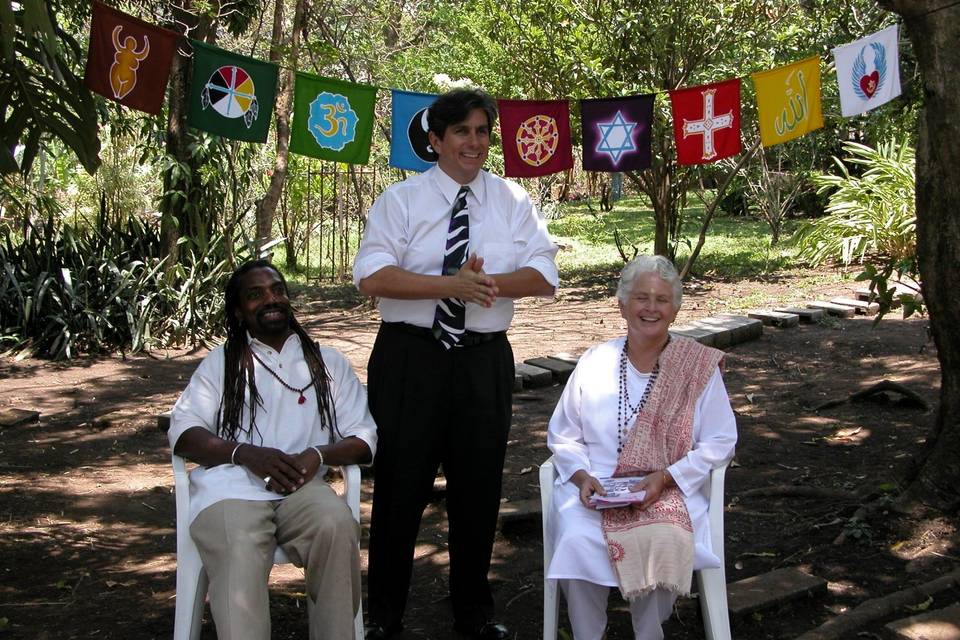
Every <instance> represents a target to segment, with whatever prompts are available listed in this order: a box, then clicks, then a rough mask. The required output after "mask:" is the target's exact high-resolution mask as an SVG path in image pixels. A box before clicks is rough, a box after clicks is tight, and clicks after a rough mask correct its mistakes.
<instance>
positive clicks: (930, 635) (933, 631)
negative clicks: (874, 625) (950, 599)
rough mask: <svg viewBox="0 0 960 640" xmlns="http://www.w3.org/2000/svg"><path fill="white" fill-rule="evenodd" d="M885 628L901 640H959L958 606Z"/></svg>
mask: <svg viewBox="0 0 960 640" xmlns="http://www.w3.org/2000/svg"><path fill="white" fill-rule="evenodd" d="M885 628H886V629H887V630H888V631H890V633H891V634H892V635H893V637H894V638H898V639H902V640H960V604H953V605H950V606H949V607H946V608H945V609H937V610H936V611H928V612H926V613H921V614H919V615H915V616H910V617H909V618H904V619H902V620H897V621H896V622H891V623H890V624H888V625H886V627H885Z"/></svg>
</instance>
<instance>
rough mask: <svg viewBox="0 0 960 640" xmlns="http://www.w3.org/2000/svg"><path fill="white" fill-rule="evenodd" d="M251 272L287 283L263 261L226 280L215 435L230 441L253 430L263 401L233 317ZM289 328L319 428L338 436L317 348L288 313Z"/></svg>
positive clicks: (241, 328)
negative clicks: (246, 415) (245, 416)
mask: <svg viewBox="0 0 960 640" xmlns="http://www.w3.org/2000/svg"><path fill="white" fill-rule="evenodd" d="M254 269H270V270H271V271H273V272H274V273H276V274H277V275H278V276H279V277H280V281H281V282H282V283H283V288H284V290H286V288H287V281H286V279H285V278H284V277H283V274H282V273H280V272H279V271H278V270H277V268H276V267H274V266H273V265H272V264H270V262H269V261H267V260H251V261H249V262H245V263H244V264H242V265H240V266H239V267H237V269H236V270H235V271H234V272H233V274H231V276H230V279H229V280H228V281H227V289H226V300H225V301H224V315H225V316H226V318H225V319H224V320H225V324H226V329H227V342H226V344H225V345H224V358H225V365H224V372H223V389H224V391H223V398H222V399H221V401H220V411H219V413H218V415H217V435H218V436H220V437H221V438H224V439H226V440H232V441H234V442H237V441H239V439H240V435H241V434H247V433H250V432H251V431H253V430H256V428H257V426H256V425H257V422H256V413H257V406H258V405H259V406H261V407H262V406H263V398H261V397H260V392H259V391H257V381H256V380H255V378H254V373H253V372H254V366H253V352H252V351H251V350H250V341H249V340H248V339H247V330H246V328H245V327H244V325H243V323H242V322H241V320H240V319H239V318H238V317H237V309H238V307H239V304H240V293H241V282H242V280H243V276H244V275H246V274H247V273H249V272H250V271H253V270H254ZM290 329H291V330H292V331H293V332H294V333H296V334H297V336H298V337H299V338H300V346H301V347H302V348H303V359H304V360H305V361H306V363H307V368H308V369H309V371H310V377H311V379H312V380H313V381H314V384H313V387H314V389H315V390H316V394H317V409H318V411H319V413H320V425H321V428H324V429H325V428H327V427H328V426H329V427H331V428H332V430H333V433H335V434H337V436H339V435H340V432H339V430H338V429H337V424H336V414H335V412H334V411H333V399H332V398H331V395H330V376H329V375H328V374H327V369H326V367H325V366H324V364H323V356H322V355H320V348H319V347H318V346H317V344H316V343H315V342H314V341H313V340H311V339H310V336H308V335H307V332H306V331H305V330H304V329H303V327H302V326H300V323H299V322H297V319H296V318H295V317H294V316H293V315H292V314H291V315H290ZM245 390H246V391H248V392H249V395H250V424H249V426H247V427H244V426H243V425H242V424H240V416H241V415H242V413H243V405H244V391H245ZM258 433H259V432H258Z"/></svg>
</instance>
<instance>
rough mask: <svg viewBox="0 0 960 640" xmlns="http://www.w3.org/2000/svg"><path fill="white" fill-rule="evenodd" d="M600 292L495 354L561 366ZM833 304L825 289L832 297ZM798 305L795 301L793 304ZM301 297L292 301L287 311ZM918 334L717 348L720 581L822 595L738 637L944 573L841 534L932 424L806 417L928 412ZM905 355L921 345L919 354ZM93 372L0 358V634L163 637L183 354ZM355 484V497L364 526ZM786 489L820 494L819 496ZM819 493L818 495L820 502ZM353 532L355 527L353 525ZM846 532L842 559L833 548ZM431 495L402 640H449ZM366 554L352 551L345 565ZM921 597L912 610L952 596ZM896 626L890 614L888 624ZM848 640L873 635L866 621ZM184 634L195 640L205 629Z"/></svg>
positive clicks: (527, 305)
mask: <svg viewBox="0 0 960 640" xmlns="http://www.w3.org/2000/svg"><path fill="white" fill-rule="evenodd" d="M610 281H611V280H610V278H609V277H600V278H599V279H598V280H597V281H596V282H585V283H582V286H579V287H576V288H571V289H567V290H565V291H564V293H563V295H562V296H561V298H560V299H559V300H557V301H554V302H550V301H525V302H524V303H523V304H522V305H520V309H519V311H518V314H517V318H516V321H515V326H514V328H513V329H512V330H511V340H512V342H513V344H514V349H515V352H516V356H517V359H518V360H522V359H524V358H528V357H534V356H541V355H550V354H552V353H557V352H561V351H567V352H571V353H576V354H578V353H581V352H582V351H583V350H584V349H585V348H586V347H588V346H590V345H591V344H594V343H596V342H598V341H600V340H603V339H607V338H610V337H613V336H616V335H619V334H621V333H622V331H623V325H622V322H621V319H620V317H619V315H618V313H617V311H616V306H615V304H614V303H613V302H612V300H611V299H610V298H609V297H608V296H609V294H610V288H609V287H610ZM796 286H797V283H796V282H791V281H790V280H789V279H787V280H781V281H774V282H752V283H740V284H736V285H734V284H728V283H721V282H700V283H696V284H695V286H694V287H692V288H691V290H690V291H688V295H687V297H686V299H685V302H684V310H683V311H682V312H681V316H680V318H679V322H683V321H684V320H687V319H690V318H692V317H698V316H703V315H708V314H709V313H713V312H716V311H722V310H723V308H724V306H725V305H726V303H727V302H729V301H731V300H736V299H738V298H741V297H743V296H744V295H746V294H747V293H749V294H750V295H751V296H754V297H758V298H767V299H770V300H774V301H777V302H779V301H783V300H785V299H790V296H791V291H793V290H794V288H795V287H796ZM841 292H849V288H847V291H843V289H834V290H827V291H824V292H823V294H824V295H831V294H836V293H841ZM318 296H320V294H319V293H318V292H316V291H310V292H306V294H305V295H304V296H302V301H301V317H302V318H303V319H304V321H305V324H307V325H308V327H309V329H310V331H311V333H312V334H314V335H315V336H316V337H317V338H318V339H320V340H321V341H322V342H326V343H328V344H332V345H334V346H337V347H338V348H340V349H341V350H342V351H343V352H344V353H345V354H346V355H347V356H348V357H349V358H350V360H351V361H352V362H353V364H354V366H355V367H356V368H357V370H358V371H359V372H360V374H361V377H365V364H366V357H367V354H368V353H369V348H370V345H371V344H372V341H373V336H374V332H375V331H376V326H377V316H376V314H375V312H373V311H372V310H371V309H370V308H369V307H367V306H360V307H356V308H352V309H343V308H340V307H341V306H343V305H341V304H338V303H336V302H335V301H324V300H322V299H319V297H318ZM802 299H804V298H795V301H798V302H799V301H800V300H802ZM306 300H310V301H309V302H306ZM926 327H927V324H926V322H925V321H923V320H909V321H903V320H899V319H895V318H891V319H888V320H885V321H884V322H882V323H881V324H880V325H879V327H878V328H876V329H873V328H872V326H871V322H870V321H869V320H864V319H855V320H845V321H828V322H827V323H826V324H822V325H815V326H801V327H800V328H797V329H791V330H783V331H781V330H776V329H767V330H766V331H765V333H764V336H763V337H762V338H761V339H759V340H755V341H753V342H750V343H747V344H744V345H740V346H737V347H735V348H733V349H731V350H730V352H729V354H728V357H727V373H726V376H725V379H726V383H727V386H728V389H729V391H730V395H731V398H732V401H733V405H734V408H735V410H736V412H737V414H738V421H739V428H740V434H741V442H740V445H739V447H738V450H737V456H736V464H735V466H734V467H733V468H732V469H731V470H730V472H729V473H728V475H727V478H728V481H727V482H728V484H727V502H728V511H727V515H726V529H727V547H726V553H727V577H728V580H729V581H731V582H732V581H736V580H739V579H742V578H745V577H749V576H752V575H757V574H760V573H764V572H766V571H769V570H772V569H774V568H778V567H786V566H797V567H800V568H802V569H804V570H806V571H809V572H811V573H813V574H815V575H818V576H821V577H823V578H825V579H827V580H829V581H830V592H829V594H828V595H827V596H825V597H822V598H819V599H816V600H810V601H804V602H800V603H794V604H790V605H786V606H783V607H780V608H778V609H774V610H767V611H763V612H761V613H758V614H755V615H753V616H750V617H748V618H746V619H742V620H734V621H733V632H734V637H736V638H746V639H751V640H752V639H760V638H793V637H796V636H797V635H799V634H800V633H801V632H802V631H804V630H807V629H810V628H813V627H814V626H816V625H818V624H820V623H821V622H823V621H824V620H826V619H828V618H830V617H832V616H834V615H836V614H838V613H840V612H842V611H843V610H845V609H846V608H849V607H851V606H854V605H856V604H857V603H859V602H861V601H863V600H866V599H868V598H872V597H877V596H880V595H884V594H886V593H889V592H892V591H897V590H900V589H902V588H905V587H906V586H909V585H911V584H916V583H919V582H923V581H926V580H929V579H931V578H932V577H935V576H938V575H940V574H942V573H944V572H946V571H948V570H950V569H952V568H955V567H956V564H957V562H958V561H960V558H958V557H957V556H958V555H960V554H958V552H957V551H956V549H954V542H955V539H956V524H957V523H956V521H955V520H954V519H949V518H940V519H933V520H915V521H911V520H909V519H903V518H900V517H897V516H894V515H893V514H887V513H881V514H879V515H878V516H875V517H873V518H871V519H869V520H867V521H866V522H864V523H861V524H859V525H856V526H850V525H849V524H848V523H849V518H850V516H851V515H852V514H853V512H854V511H855V510H856V508H857V507H858V506H859V505H860V504H861V503H862V502H864V501H865V500H866V499H867V498H870V497H875V496H877V495H881V494H882V493H884V492H891V491H895V489H896V483H897V481H898V480H899V479H900V478H901V477H903V475H904V474H905V473H906V472H907V471H908V470H909V468H910V465H911V464H912V463H913V461H914V459H915V456H916V455H917V454H918V453H919V452H920V451H921V448H922V446H923V443H924V441H925V437H926V434H927V430H928V425H929V424H930V420H931V416H930V414H925V413H923V412H922V411H921V410H917V409H915V408H910V407H904V406H900V405H898V404H896V403H892V402H891V403H886V404H877V403H862V404H851V403H845V404H841V405H839V406H837V407H835V408H832V409H829V410H824V411H821V412H819V413H818V412H817V411H815V408H816V407H817V406H819V405H821V404H822V403H823V402H825V401H827V400H829V399H834V398H843V397H846V396H847V395H848V394H850V393H852V392H855V391H858V390H861V389H863V388H865V387H867V386H869V385H871V384H873V383H875V382H878V381H880V380H883V379H887V380H894V381H897V382H900V383H902V384H904V385H906V386H908V387H910V388H911V389H913V390H915V391H917V392H918V393H920V394H921V395H922V396H923V397H924V398H925V399H926V400H927V401H929V402H930V403H931V404H933V403H934V402H935V399H936V395H937V385H938V381H939V375H938V370H937V361H936V357H935V354H934V353H933V347H932V345H928V344H927V340H926ZM924 348H925V350H924ZM167 355H168V356H169V357H160V358H151V357H145V356H141V357H135V358H128V359H126V360H120V359H119V358H106V359H96V360H83V361H80V362H74V363H71V364H69V365H63V364H55V363H48V362H42V361H29V360H27V361H22V362H18V363H14V362H11V361H0V378H2V380H3V383H2V384H0V409H2V408H5V407H20V408H27V409H35V410H38V411H40V412H42V414H43V417H42V418H41V421H40V422H39V423H35V424H29V425H21V426H17V427H11V428H4V429H2V430H0V554H2V557H3V562H2V565H0V566H2V572H0V637H8V638H31V639H32V638H58V639H59V638H165V637H169V636H170V634H171V632H172V627H173V604H174V597H175V592H174V583H175V555H174V550H175V542H174V538H175V532H174V500H173V496H172V493H171V492H172V485H173V480H172V476H171V473H170V466H169V454H168V450H167V445H166V438H165V435H164V434H162V433H160V432H159V431H158V430H157V428H156V419H155V416H156V414H158V413H160V412H162V411H164V410H166V409H167V408H168V407H169V406H170V405H171V404H172V402H173V401H174V399H175V398H176V395H177V394H178V393H179V391H180V390H181V389H182V387H183V386H184V385H185V384H186V381H187V379H188V378H189V375H190V373H191V372H192V370H193V368H194V367H195V366H196V363H197V362H198V359H199V358H200V357H201V356H202V353H176V354H174V353H171V354H167ZM560 391H561V388H560V387H558V386H555V387H552V388H548V389H545V390H538V391H533V392H524V393H521V394H518V395H517V397H516V401H515V405H514V411H515V420H514V427H513V431H512V433H511V440H510V446H509V447H508V457H507V463H506V468H507V471H506V473H505V477H504V497H505V499H507V500H511V501H515V500H524V499H530V498H536V497H537V496H538V487H537V474H536V472H535V468H536V466H537V465H538V464H539V463H540V462H542V461H543V460H544V459H545V458H546V457H547V455H548V454H547V450H546V447H545V446H544V441H545V429H546V423H547V420H548V418H549V415H550V413H551V411H552V410H553V406H554V404H555V403H556V399H557V397H558V396H559V393H560ZM371 482H372V479H371V478H366V479H365V480H364V492H365V499H364V501H363V508H364V509H365V514H366V518H368V517H369V505H370V502H369V494H370V487H371ZM797 488H818V489H825V490H830V493H827V492H821V495H819V496H817V497H800V496H797V495H785V494H789V493H791V492H793V493H796V490H797ZM824 496H828V497H824ZM365 522H366V519H365ZM845 527H846V528H847V530H848V533H849V534H851V535H850V537H849V538H848V541H847V542H846V543H845V544H843V545H834V544H832V542H833V540H834V538H836V536H837V535H838V534H839V533H841V531H843V530H844V528H845ZM444 539H445V536H444V521H443V516H442V498H438V501H437V502H436V503H434V504H432V505H431V506H430V507H429V508H428V511H427V513H426V514H425V526H424V528H423V530H422V532H421V536H420V545H419V546H418V551H417V555H418V559H417V562H416V568H415V577H414V587H413V590H412V593H411V594H410V607H409V610H408V615H407V624H408V631H407V633H406V637H407V638H448V637H450V633H451V632H450V616H449V606H448V603H447V601H446V599H445V592H446V574H445V566H446V559H447V555H446V548H445V544H444ZM541 554H542V548H541V544H540V525H539V520H531V521H529V522H528V523H520V524H516V525H513V526H511V527H509V528H507V529H506V530H504V531H502V532H501V534H500V535H499V536H498V539H497V544H496V549H495V557H494V560H493V569H492V574H491V575H492V578H493V583H494V586H495V589H496V598H497V603H498V607H499V610H500V611H501V612H502V619H503V620H504V621H505V622H506V623H507V624H508V625H510V627H511V628H512V629H513V630H514V631H515V634H516V635H515V637H516V638H521V639H523V638H537V637H539V635H540V625H541V622H540V621H541V617H540V616H541V597H542V590H541V580H542V555H541ZM364 558H365V554H364ZM271 581H272V583H273V585H272V589H271V593H272V599H273V613H274V637H277V638H305V637H307V632H306V624H305V620H306V612H305V603H304V596H303V593H302V580H301V577H300V572H299V570H296V569H294V568H293V567H289V566H287V567H278V568H276V569H275V570H274V573H273V575H272V577H271ZM958 595H960V594H958V593H947V594H944V595H943V596H941V597H939V598H938V599H937V600H936V601H934V602H933V603H930V606H931V607H937V606H939V605H940V604H943V603H949V602H954V601H956V599H957V597H958ZM611 604H612V605H613V607H614V612H613V613H612V614H611V626H610V631H609V638H611V639H614V638H626V637H629V620H628V616H627V614H626V613H625V608H624V606H623V604H622V603H621V602H620V601H619V600H618V598H617V597H616V596H614V597H612V598H611ZM909 613H910V612H908V611H903V612H901V616H902V615H908V614H909ZM863 631H864V633H865V634H866V635H864V636H862V637H883V636H882V634H881V628H880V625H875V626H874V627H872V628H869V629H866V630H863ZM204 637H209V638H213V637H215V636H214V633H213V628H212V624H210V623H209V622H208V623H207V624H205V626H204ZM667 637H669V638H679V639H688V638H690V639H692V638H700V637H703V633H702V626H701V622H700V617H699V611H698V609H697V606H696V602H695V601H694V600H684V601H682V602H681V603H680V604H679V606H678V609H677V615H675V616H674V617H673V618H672V619H671V621H670V622H668V625H667Z"/></svg>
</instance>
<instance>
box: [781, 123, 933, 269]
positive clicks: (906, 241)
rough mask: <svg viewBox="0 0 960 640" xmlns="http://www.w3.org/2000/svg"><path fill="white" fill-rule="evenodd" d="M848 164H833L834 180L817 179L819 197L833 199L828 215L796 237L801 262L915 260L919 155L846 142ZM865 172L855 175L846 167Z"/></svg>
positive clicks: (899, 146) (899, 147)
mask: <svg viewBox="0 0 960 640" xmlns="http://www.w3.org/2000/svg"><path fill="white" fill-rule="evenodd" d="M843 147H844V150H845V152H846V154H847V155H846V157H845V158H844V161H841V160H839V159H837V158H834V161H835V162H836V164H837V167H838V173H837V174H835V175H831V174H824V175H820V176H816V177H815V178H814V183H815V184H816V185H817V186H818V193H821V194H822V193H826V192H829V193H830V196H829V198H830V204H829V205H828V206H827V215H825V216H824V217H822V218H819V219H817V220H813V221H810V222H808V223H806V224H804V225H803V226H802V227H801V228H800V229H799V230H798V232H797V237H796V241H797V247H798V249H799V256H800V257H801V258H804V259H806V260H807V261H809V262H810V263H811V264H813V265H817V264H819V263H821V262H823V261H824V260H827V259H835V260H841V261H842V262H843V263H844V264H850V263H851V262H854V261H857V262H863V260H864V257H865V256H867V255H876V256H878V257H881V258H883V259H890V260H894V261H899V260H904V259H908V258H910V257H912V256H913V254H914V246H915V233H914V229H915V227H916V214H915V210H914V193H915V186H914V185H915V177H914V176H915V174H914V166H915V162H914V150H913V148H912V147H910V146H909V145H907V144H906V143H905V142H901V143H897V142H889V143H886V144H882V145H880V146H879V147H878V148H877V149H872V148H870V147H868V146H865V145H862V144H858V143H856V142H845V143H844V144H843ZM848 164H849V165H853V166H859V167H863V168H864V171H863V174H862V175H860V176H856V175H853V174H851V172H850V169H848V167H847V165H848Z"/></svg>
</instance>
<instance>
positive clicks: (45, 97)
mask: <svg viewBox="0 0 960 640" xmlns="http://www.w3.org/2000/svg"><path fill="white" fill-rule="evenodd" d="M81 6H82V7H83V9H81V8H80V7H81ZM87 6H88V5H87V4H86V3H81V2H73V1H69V0H63V1H61V2H44V1H43V0H24V1H23V2H12V1H11V0H0V41H2V43H3V44H2V53H3V55H2V60H3V64H2V65H0V142H2V144H0V173H13V172H16V171H20V172H22V173H28V172H29V171H30V168H31V167H32V165H33V161H34V159H35V158H36V157H37V154H38V152H39V151H40V147H41V145H42V144H44V138H45V137H47V136H52V137H53V138H55V139H58V140H60V141H62V142H63V143H64V144H65V145H66V146H67V148H69V149H71V150H72V151H73V152H74V153H75V154H76V156H77V158H78V159H79V160H80V162H81V164H83V166H84V168H85V169H86V170H87V171H89V172H90V173H93V172H94V171H95V170H96V168H97V166H98V165H99V164H100V158H99V152H100V140H99V139H98V137H97V132H98V127H97V113H96V103H95V102H94V99H93V96H92V95H91V94H90V91H89V90H87V88H86V87H84V86H83V82H82V78H81V77H80V76H79V69H80V68H81V66H82V61H83V60H84V58H85V52H84V50H83V49H82V48H81V46H80V44H79V43H78V42H77V40H76V39H75V38H74V35H72V34H76V33H78V32H80V31H81V27H80V24H82V21H81V20H79V17H80V15H81V13H82V12H83V11H84V10H86V7H87ZM57 9H59V10H61V11H62V14H63V15H60V16H58V17H60V18H61V19H63V20H65V21H68V19H69V18H73V19H74V20H77V23H78V24H70V25H68V26H66V27H65V26H62V25H59V24H56V23H55V21H54V15H55V11H56V10H57ZM17 145H23V151H22V155H21V156H20V159H19V161H18V159H17V158H16V157H15V155H14V149H15V148H16V147H17Z"/></svg>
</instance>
